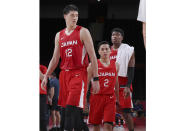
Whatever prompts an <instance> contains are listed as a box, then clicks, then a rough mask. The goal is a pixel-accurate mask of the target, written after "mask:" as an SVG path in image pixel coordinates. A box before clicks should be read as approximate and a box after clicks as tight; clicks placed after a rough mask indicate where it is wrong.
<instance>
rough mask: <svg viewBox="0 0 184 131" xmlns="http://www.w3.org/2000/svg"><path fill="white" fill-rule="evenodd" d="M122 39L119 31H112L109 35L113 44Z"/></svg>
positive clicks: (118, 42)
mask: <svg viewBox="0 0 184 131" xmlns="http://www.w3.org/2000/svg"><path fill="white" fill-rule="evenodd" d="M122 40H123V36H122V35H121V33H120V32H116V31H114V32H112V35H111V42H112V43H113V44H120V43H121V42H122Z"/></svg>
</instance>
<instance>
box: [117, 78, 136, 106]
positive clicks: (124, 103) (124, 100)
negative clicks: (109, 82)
mask: <svg viewBox="0 0 184 131" xmlns="http://www.w3.org/2000/svg"><path fill="white" fill-rule="evenodd" d="M118 80H119V86H120V85H126V83H127V81H128V79H127V78H126V77H120V76H119V77H118ZM130 90H131V92H132V85H131V87H130ZM123 92H124V88H123V87H119V103H120V107H121V108H123V109H124V108H133V103H132V93H130V95H129V96H128V97H127V98H125V97H124V93H123Z"/></svg>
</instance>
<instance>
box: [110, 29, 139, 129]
mask: <svg viewBox="0 0 184 131" xmlns="http://www.w3.org/2000/svg"><path fill="white" fill-rule="evenodd" d="M123 37H124V32H123V30H122V29H120V28H114V29H113V30H112V32H111V41H112V43H113V46H112V48H111V50H113V52H112V55H111V57H110V58H116V62H117V63H118V64H119V72H118V79H119V101H120V112H121V114H122V115H123V117H124V119H125V123H126V125H127V127H128V129H129V131H133V130H134V125H133V119H132V116H131V110H132V108H133V104H132V99H131V91H130V90H131V89H132V80H133V77H134V66H135V55H134V47H131V46H129V45H128V44H125V43H122V41H123ZM115 51H117V56H116V57H115V54H116V53H115ZM113 55H114V56H113ZM112 60H115V59H112Z"/></svg>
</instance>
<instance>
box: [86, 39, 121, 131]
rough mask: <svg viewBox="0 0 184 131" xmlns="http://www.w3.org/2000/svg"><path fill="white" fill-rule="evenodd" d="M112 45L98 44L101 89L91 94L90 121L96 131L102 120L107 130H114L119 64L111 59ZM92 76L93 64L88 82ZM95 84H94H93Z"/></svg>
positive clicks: (98, 130)
mask: <svg viewBox="0 0 184 131" xmlns="http://www.w3.org/2000/svg"><path fill="white" fill-rule="evenodd" d="M110 52H111V50H110V45H109V43H108V42H106V41H102V42H100V43H99V44H98V53H99V54H100V59H99V60H98V75H99V83H100V91H99V93H98V94H94V93H93V89H92V95H91V96H90V112H89V123H91V124H93V125H94V126H93V129H94V131H100V124H102V120H103V123H104V127H103V128H104V130H105V131H112V126H113V122H114V121H115V111H116V102H117V103H119V85H118V77H117V72H118V64H116V63H115V62H114V61H110V58H109V56H110ZM91 78H92V68H91V65H89V67H88V82H89V81H90V80H91ZM92 86H93V84H92Z"/></svg>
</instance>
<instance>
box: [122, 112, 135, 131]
mask: <svg viewBox="0 0 184 131" xmlns="http://www.w3.org/2000/svg"><path fill="white" fill-rule="evenodd" d="M122 115H123V118H124V120H125V123H126V125H127V127H128V129H129V131H134V122H133V118H132V116H131V113H130V112H125V111H124V112H123V113H122Z"/></svg>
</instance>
